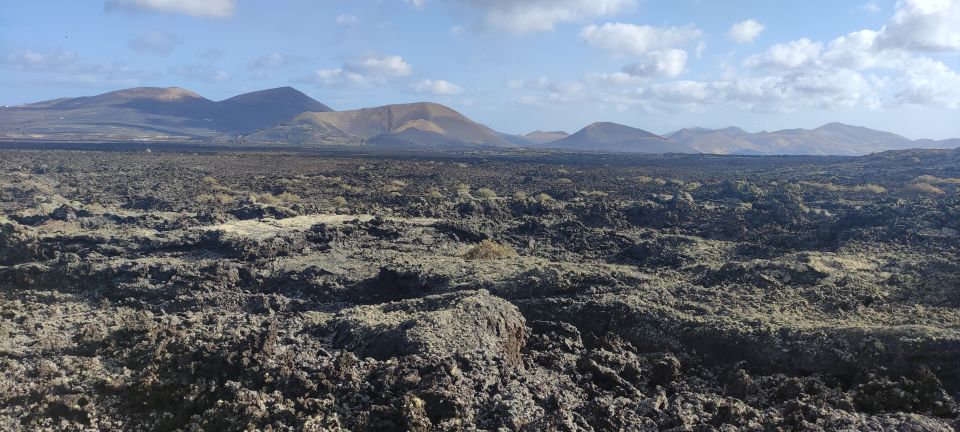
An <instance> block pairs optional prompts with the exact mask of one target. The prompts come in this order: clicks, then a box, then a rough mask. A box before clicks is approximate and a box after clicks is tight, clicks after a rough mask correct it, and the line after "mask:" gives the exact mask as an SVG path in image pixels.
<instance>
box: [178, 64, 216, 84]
mask: <svg viewBox="0 0 960 432" xmlns="http://www.w3.org/2000/svg"><path fill="white" fill-rule="evenodd" d="M167 72H169V73H170V74H171V75H176V76H178V77H180V78H182V79H185V80H189V81H197V82H203V83H208V84H215V83H222V82H226V81H229V80H230V74H229V73H228V72H227V71H224V70H219V69H211V68H209V67H206V66H202V65H181V66H173V67H170V68H168V69H167Z"/></svg>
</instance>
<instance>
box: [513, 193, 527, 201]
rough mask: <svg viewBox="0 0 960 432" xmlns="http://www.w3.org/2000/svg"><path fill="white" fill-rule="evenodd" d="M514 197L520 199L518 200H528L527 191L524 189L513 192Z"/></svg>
mask: <svg viewBox="0 0 960 432" xmlns="http://www.w3.org/2000/svg"><path fill="white" fill-rule="evenodd" d="M513 199H515V200H518V201H526V200H527V193H526V192H524V191H516V192H514V193H513Z"/></svg>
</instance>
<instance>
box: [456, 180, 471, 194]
mask: <svg viewBox="0 0 960 432" xmlns="http://www.w3.org/2000/svg"><path fill="white" fill-rule="evenodd" d="M457 195H459V196H460V197H461V198H469V197H470V185H468V184H466V183H460V184H458V185H457Z"/></svg>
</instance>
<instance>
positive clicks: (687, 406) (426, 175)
mask: <svg viewBox="0 0 960 432" xmlns="http://www.w3.org/2000/svg"><path fill="white" fill-rule="evenodd" d="M958 189H960V151H958V150H954V151H935V150H929V151H926V150H925V151H901V152H889V153H881V154H876V155H871V156H865V157H859V158H849V157H848V158H837V157H833V158H831V157H715V156H696V155H684V156H647V157H641V156H593V157H586V156H584V157H577V156H574V155H562V154H558V155H553V156H546V157H539V158H534V157H530V156H525V155H524V154H523V153H518V154H513V155H510V154H484V153H482V152H479V153H475V154H461V155H448V156H425V155H424V156H416V155H405V156H389V155H377V154H367V155H359V154H357V155H352V156H351V155H347V154H337V155H318V154H277V153H274V154H258V153H216V154H213V153H200V154H191V153H182V152H181V153H178V152H160V151H157V152H153V153H145V152H98V151H30V150H2V151H0V430H2V431H88V430H89V431H180V430H182V431H246V430H257V431H301V430H303V431H339V430H350V431H401V430H409V431H434V430H436V431H458V430H486V431H621V430H623V431H646V430H678V431H715V430H719V431H734V430H764V431H768V430H769V431H776V430H847V431H859V430H874V431H953V430H957V429H958V427H960V420H958V419H960V404H958V400H960V257H958V255H960V194H958Z"/></svg>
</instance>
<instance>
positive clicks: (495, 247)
mask: <svg viewBox="0 0 960 432" xmlns="http://www.w3.org/2000/svg"><path fill="white" fill-rule="evenodd" d="M515 256H517V252H516V251H515V250H513V248H512V247H510V246H508V245H505V244H501V243H497V242H494V241H492V240H483V241H481V242H480V243H478V244H477V245H475V246H473V247H471V248H470V250H468V251H467V253H465V254H463V257H464V258H465V259H467V260H493V259H499V258H509V257H515Z"/></svg>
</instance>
